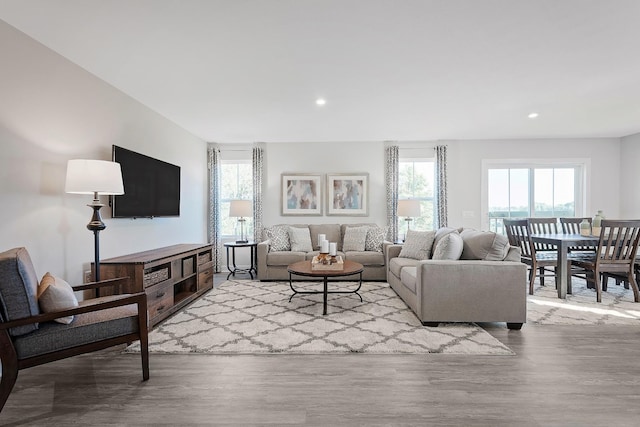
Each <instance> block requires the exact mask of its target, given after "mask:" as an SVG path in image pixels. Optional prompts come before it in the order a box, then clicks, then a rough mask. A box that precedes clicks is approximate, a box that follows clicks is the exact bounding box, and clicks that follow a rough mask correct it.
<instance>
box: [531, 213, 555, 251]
mask: <svg viewBox="0 0 640 427" xmlns="http://www.w3.org/2000/svg"><path fill="white" fill-rule="evenodd" d="M528 220H529V231H530V232H531V234H557V233H558V220H557V219H556V218H529V219H528ZM534 247H535V250H536V251H538V252H542V251H553V252H556V251H557V249H556V247H555V246H553V245H550V244H547V243H534Z"/></svg>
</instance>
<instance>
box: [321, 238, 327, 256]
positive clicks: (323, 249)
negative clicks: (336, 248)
mask: <svg viewBox="0 0 640 427" xmlns="http://www.w3.org/2000/svg"><path fill="white" fill-rule="evenodd" d="M320 252H322V253H323V254H326V253H327V252H329V241H328V240H326V239H325V240H323V241H322V244H321V245H320Z"/></svg>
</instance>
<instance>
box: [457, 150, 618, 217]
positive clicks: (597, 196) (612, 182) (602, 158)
mask: <svg viewBox="0 0 640 427" xmlns="http://www.w3.org/2000/svg"><path fill="white" fill-rule="evenodd" d="M447 145H448V147H449V148H448V150H447V151H448V153H447V154H448V178H449V187H448V190H449V225H451V226H465V227H473V228H483V218H482V217H481V212H480V209H481V206H482V203H483V201H482V196H481V183H482V180H481V177H482V160H485V159H491V160H495V159H545V158H548V159H575V158H587V159H590V160H591V161H590V163H591V167H590V176H589V179H588V182H587V183H586V186H587V191H586V200H585V202H586V203H585V206H586V215H588V216H593V215H594V214H595V212H596V210H597V209H602V210H604V213H605V215H606V216H608V217H610V218H615V217H618V216H619V215H620V208H619V206H620V194H619V192H618V191H617V190H613V191H612V189H617V188H618V186H619V182H620V176H619V172H618V171H619V170H620V140H619V139H618V138H593V139H530V140H496V141H492V140H479V141H447ZM465 211H466V212H469V213H473V217H463V212H465ZM468 215H470V214H468Z"/></svg>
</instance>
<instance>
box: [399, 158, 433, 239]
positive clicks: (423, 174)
mask: <svg viewBox="0 0 640 427" xmlns="http://www.w3.org/2000/svg"><path fill="white" fill-rule="evenodd" d="M434 182H435V181H434V162H433V160H400V162H399V171H398V199H415V200H419V201H420V217H418V218H413V221H411V229H412V230H422V231H426V230H433V187H434ZM406 229H407V224H406V221H405V218H398V230H399V232H400V234H401V235H403V234H405V233H406Z"/></svg>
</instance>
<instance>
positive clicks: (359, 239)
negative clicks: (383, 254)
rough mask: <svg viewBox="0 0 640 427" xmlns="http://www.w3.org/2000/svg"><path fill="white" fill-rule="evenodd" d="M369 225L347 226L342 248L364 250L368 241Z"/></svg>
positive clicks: (344, 249)
mask: <svg viewBox="0 0 640 427" xmlns="http://www.w3.org/2000/svg"><path fill="white" fill-rule="evenodd" d="M368 231H369V227H368V226H366V225H365V226H362V227H347V229H346V230H345V231H344V241H343V242H342V250H343V251H344V252H348V251H358V252H362V251H364V246H365V243H366V241H367V232H368Z"/></svg>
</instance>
